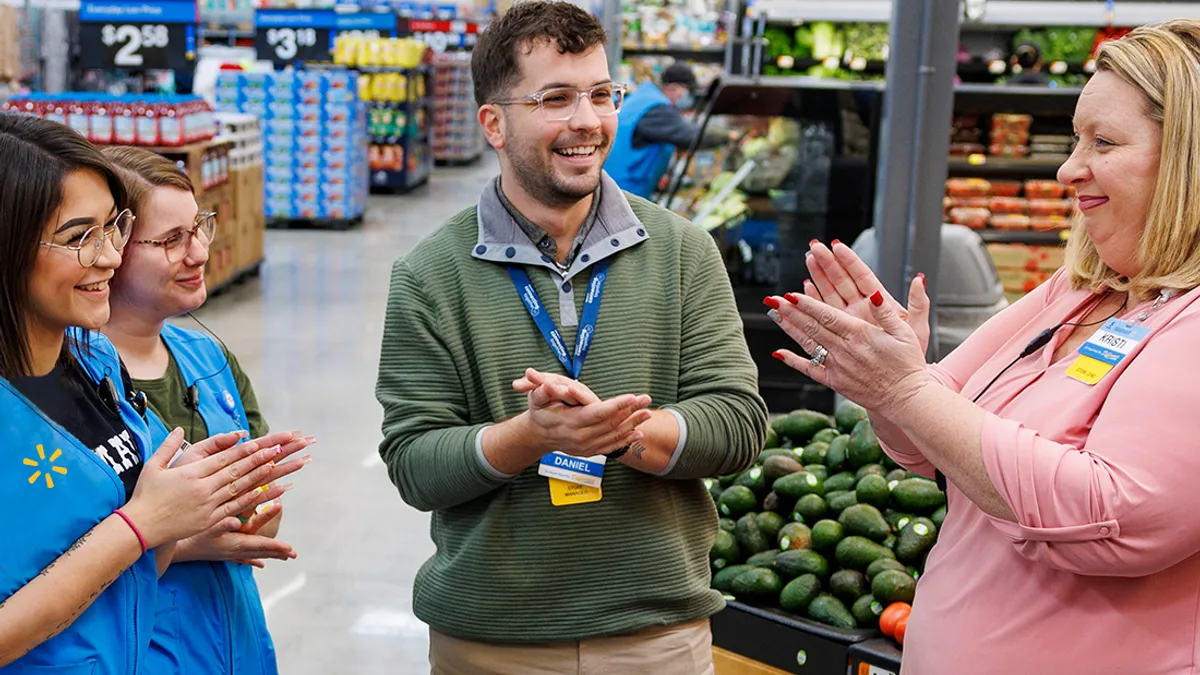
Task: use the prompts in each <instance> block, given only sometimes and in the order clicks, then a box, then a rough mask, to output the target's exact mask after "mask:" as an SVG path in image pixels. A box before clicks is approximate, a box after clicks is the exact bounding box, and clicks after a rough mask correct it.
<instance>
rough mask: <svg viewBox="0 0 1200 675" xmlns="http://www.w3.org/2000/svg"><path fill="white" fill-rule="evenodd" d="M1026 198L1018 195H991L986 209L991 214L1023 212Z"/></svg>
mask: <svg viewBox="0 0 1200 675" xmlns="http://www.w3.org/2000/svg"><path fill="white" fill-rule="evenodd" d="M1026 208H1027V207H1026V200H1024V199H1021V198H1020V197H992V198H991V200H990V201H989V202H988V209H990V210H991V212H992V213H993V214H1008V213H1025V209H1026Z"/></svg>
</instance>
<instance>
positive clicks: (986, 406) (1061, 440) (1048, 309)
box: [766, 20, 1200, 675]
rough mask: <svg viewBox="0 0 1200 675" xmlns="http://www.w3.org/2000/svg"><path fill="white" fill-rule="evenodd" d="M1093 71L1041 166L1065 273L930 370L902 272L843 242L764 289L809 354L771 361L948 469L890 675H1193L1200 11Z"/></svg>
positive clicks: (907, 455) (1199, 535) (895, 443)
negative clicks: (1065, 188) (1055, 161)
mask: <svg viewBox="0 0 1200 675" xmlns="http://www.w3.org/2000/svg"><path fill="white" fill-rule="evenodd" d="M1097 67H1098V71H1097V73H1096V75H1095V76H1094V77H1093V78H1092V79H1091V81H1090V82H1089V83H1088V84H1087V86H1086V87H1084V89H1083V93H1082V95H1081V96H1080V97H1079V102H1078V105H1077V108H1076V112H1075V117H1074V125H1075V132H1076V135H1077V136H1078V138H1079V143H1078V145H1077V147H1076V149H1075V151H1074V152H1073V153H1072V155H1071V157H1070V158H1069V159H1068V160H1067V162H1066V163H1065V164H1064V165H1063V166H1062V168H1061V169H1060V170H1059V174H1058V177H1059V180H1060V181H1062V182H1063V183H1066V184H1067V185H1070V186H1073V187H1074V188H1075V189H1076V192H1077V194H1078V199H1079V209H1080V212H1081V214H1080V216H1079V217H1078V220H1077V221H1076V223H1075V224H1074V226H1073V229H1072V232H1071V243H1070V246H1069V247H1068V251H1067V264H1066V266H1065V267H1064V269H1062V270H1060V271H1059V272H1058V273H1056V274H1055V275H1054V277H1052V278H1051V279H1050V280H1049V281H1048V282H1046V283H1045V284H1043V285H1042V286H1041V287H1040V288H1038V289H1037V290H1035V291H1034V292H1032V293H1030V294H1029V295H1027V296H1026V297H1024V298H1022V299H1021V300H1019V301H1018V302H1016V303H1015V304H1014V305H1013V306H1012V307H1010V308H1008V309H1006V310H1005V311H1003V312H1001V313H1000V314H999V315H997V316H996V317H994V318H993V319H992V320H990V321H989V322H988V323H987V324H985V325H984V326H983V327H981V328H980V329H979V330H978V331H976V332H975V333H974V334H973V335H972V336H971V337H970V338H969V339H968V340H967V341H966V342H965V343H964V344H963V345H962V346H961V347H959V348H958V349H957V350H955V351H954V352H953V353H952V354H950V355H949V356H947V357H946V358H945V359H944V360H942V361H941V362H940V363H938V364H934V365H926V363H925V360H924V353H925V346H926V345H927V344H928V340H929V325H928V309H929V302H928V299H927V298H926V296H925V289H924V282H923V279H922V278H917V279H914V280H913V283H912V286H911V288H910V294H909V306H908V309H907V311H905V310H903V309H902V308H901V307H900V306H899V304H897V303H896V302H894V301H893V300H891V298H889V297H888V296H887V294H886V291H884V289H883V287H882V285H881V284H880V283H879V281H878V279H876V278H875V276H874V275H873V274H872V273H871V272H870V270H868V269H867V268H866V266H865V265H864V264H863V263H862V261H861V260H859V259H858V258H857V257H856V256H855V255H854V253H853V252H852V251H851V250H850V249H849V248H848V247H846V246H845V245H841V244H836V243H835V244H834V246H833V248H832V250H831V249H829V248H827V247H825V246H824V245H821V244H815V245H814V246H813V247H812V255H811V256H809V263H808V264H809V270H810V272H811V273H812V277H813V280H814V282H815V284H806V288H805V293H804V294H803V295H800V294H788V295H787V296H785V297H784V298H775V297H770V298H767V299H766V303H767V304H768V305H769V306H772V307H773V310H772V311H771V312H770V314H771V316H772V318H775V319H776V320H777V321H778V322H779V323H780V324H781V326H782V327H783V328H784V330H785V331H786V332H787V333H788V335H789V336H791V337H792V338H793V339H794V340H795V341H796V343H797V344H798V345H799V347H800V349H802V350H803V351H804V353H805V354H807V355H808V357H804V356H799V355H797V354H795V353H793V352H790V351H780V352H777V356H778V357H779V358H781V359H782V360H783V361H785V362H786V363H787V364H788V365H790V366H792V367H793V368H795V369H796V370H799V371H801V372H802V373H804V374H806V375H808V376H810V377H813V378H815V379H816V380H817V381H819V382H821V383H823V384H826V385H828V386H830V387H831V388H833V389H835V390H837V391H839V392H841V393H842V394H844V395H845V396H846V397H848V398H850V399H851V400H854V401H857V402H858V403H860V404H861V405H863V406H865V407H866V408H867V409H868V411H869V412H870V415H871V419H872V421H873V422H874V423H875V428H876V430H877V432H878V435H879V438H880V440H881V441H883V443H884V445H885V449H886V450H887V452H888V454H889V455H891V456H892V457H893V458H894V459H896V461H898V462H900V463H901V464H903V465H904V466H905V467H907V468H908V469H909V470H911V471H915V472H917V473H920V474H923V475H925V476H928V477H935V476H937V477H938V478H939V479H941V478H943V477H944V479H945V480H946V481H947V485H948V488H947V494H948V498H949V512H948V515H947V516H946V520H945V523H944V526H943V529H942V531H941V536H940V538H939V540H938V543H937V545H936V546H935V547H934V548H933V550H932V551H931V552H930V554H929V558H928V561H927V565H926V572H925V575H924V576H922V577H921V579H920V582H919V584H918V589H917V599H916V603H915V605H914V607H913V612H912V615H911V618H910V620H909V624H908V628H907V636H906V640H905V648H904V661H903V663H904V666H903V672H904V673H906V674H908V673H917V674H919V675H943V674H949V673H958V672H963V670H964V669H966V670H969V671H970V672H971V673H973V674H976V675H984V674H988V673H996V674H1004V675H1010V674H1015V673H1088V674H1089V675H1099V674H1104V673H1109V674H1112V675H1128V674H1130V673H1146V674H1150V673H1154V674H1155V675H1183V674H1185V673H1191V674H1194V673H1198V672H1200V642H1197V635H1198V631H1200V628H1198V626H1200V525H1197V523H1196V522H1195V521H1194V520H1193V518H1194V517H1195V514H1196V513H1197V512H1200V489H1197V484H1196V478H1197V476H1200V443H1198V441H1197V439H1198V438H1200V418H1198V417H1197V410H1200V387H1197V385H1196V382H1195V381H1194V380H1193V379H1192V377H1194V374H1195V373H1196V372H1200V371H1198V369H1197V365H1196V360H1195V350H1196V345H1198V344H1200V290H1198V287H1200V200H1196V199H1194V198H1192V197H1191V195H1190V192H1191V191H1192V190H1193V189H1194V188H1195V186H1196V185H1198V184H1200V120H1198V119H1197V117H1196V111H1197V110H1200V22H1197V21H1190V20H1189V21H1184V20H1180V21H1174V22H1168V23H1164V24H1160V25H1152V26H1145V27H1142V28H1138V29H1137V30H1134V31H1133V32H1132V33H1130V34H1129V35H1128V36H1126V37H1124V38H1122V39H1120V40H1117V41H1112V42H1107V43H1105V44H1104V45H1103V47H1102V48H1101V50H1100V53H1099V55H1098V58H1097ZM1188 373H1192V374H1193V375H1191V376H1189V375H1188ZM939 474H940V475H939Z"/></svg>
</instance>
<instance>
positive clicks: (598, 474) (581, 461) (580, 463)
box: [538, 452, 608, 488]
mask: <svg viewBox="0 0 1200 675" xmlns="http://www.w3.org/2000/svg"><path fill="white" fill-rule="evenodd" d="M606 461H608V458H607V457H605V456H604V455H596V456H594V457H572V456H571V455H567V454H563V453H561V452H552V453H550V454H548V455H545V456H543V457H542V461H541V464H539V465H538V475H539V476H545V477H547V478H556V479H558V480H561V481H566V482H568V483H574V484H575V485H586V486H588V487H594V488H599V487H600V483H601V481H602V480H603V479H604V463H605V462H606Z"/></svg>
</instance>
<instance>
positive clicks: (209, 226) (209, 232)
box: [133, 211, 217, 263]
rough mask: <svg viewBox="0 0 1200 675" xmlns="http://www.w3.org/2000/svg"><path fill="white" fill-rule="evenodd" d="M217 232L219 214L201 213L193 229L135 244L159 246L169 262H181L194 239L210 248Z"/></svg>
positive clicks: (138, 241) (143, 240) (140, 240)
mask: <svg viewBox="0 0 1200 675" xmlns="http://www.w3.org/2000/svg"><path fill="white" fill-rule="evenodd" d="M216 231H217V214H215V213H213V212H212V211H201V212H200V213H197V214H196V222H195V224H194V225H192V227H191V229H186V230H176V231H175V233H174V234H172V235H170V236H169V237H163V238H162V239H138V240H136V241H134V242H133V243H134V244H141V245H143V246H158V247H159V248H161V249H162V250H163V251H164V252H165V253H166V254H167V261H168V262H173V263H174V262H179V261H180V260H183V258H184V256H186V255H187V252H188V249H190V248H191V247H192V237H195V238H196V240H197V241H199V242H200V245H201V246H203V247H204V248H208V247H209V245H210V244H212V241H213V234H215V233H216Z"/></svg>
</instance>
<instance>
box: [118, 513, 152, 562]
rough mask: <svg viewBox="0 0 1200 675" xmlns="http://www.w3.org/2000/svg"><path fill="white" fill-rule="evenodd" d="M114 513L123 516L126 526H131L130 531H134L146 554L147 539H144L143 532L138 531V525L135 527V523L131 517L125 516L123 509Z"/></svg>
mask: <svg viewBox="0 0 1200 675" xmlns="http://www.w3.org/2000/svg"><path fill="white" fill-rule="evenodd" d="M113 513H115V514H117V515H118V516H121V520H124V521H125V524H126V525H128V526H129V529H131V530H133V533H134V534H135V535H137V538H138V543H139V544H141V545H142V553H145V552H146V539H145V538H144V537H142V532H141V530H139V529H137V525H134V524H133V521H132V520H130V518H129V516H127V515H125V513H124V512H123V511H121V509H117V510H116V511H113Z"/></svg>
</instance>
